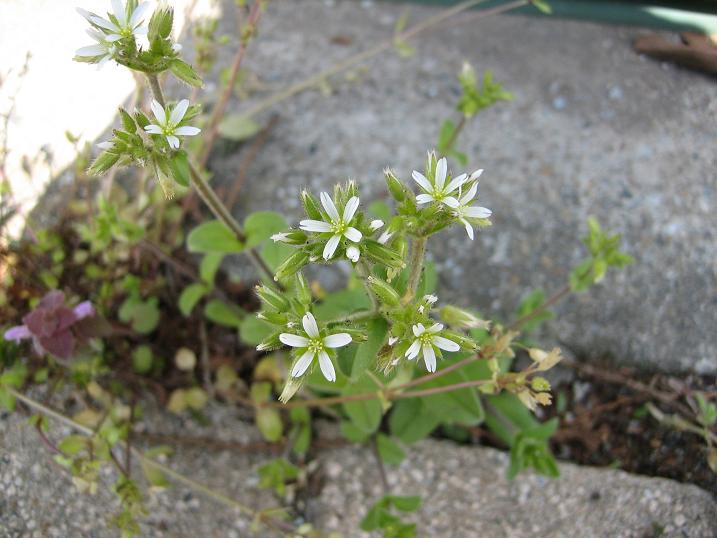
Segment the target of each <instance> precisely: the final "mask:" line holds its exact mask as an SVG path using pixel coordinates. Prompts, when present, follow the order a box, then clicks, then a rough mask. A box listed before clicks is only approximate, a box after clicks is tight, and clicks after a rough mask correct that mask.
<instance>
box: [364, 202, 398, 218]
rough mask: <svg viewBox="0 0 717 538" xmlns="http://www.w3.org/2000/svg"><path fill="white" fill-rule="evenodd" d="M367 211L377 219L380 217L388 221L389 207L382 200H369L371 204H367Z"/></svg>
mask: <svg viewBox="0 0 717 538" xmlns="http://www.w3.org/2000/svg"><path fill="white" fill-rule="evenodd" d="M368 212H369V213H371V214H372V215H373V216H374V217H376V218H377V219H381V220H382V221H384V222H389V221H390V220H391V216H392V213H391V208H390V207H389V206H388V204H387V203H386V202H383V201H381V200H378V201H376V202H371V204H369V206H368Z"/></svg>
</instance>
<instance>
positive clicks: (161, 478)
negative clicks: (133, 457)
mask: <svg viewBox="0 0 717 538" xmlns="http://www.w3.org/2000/svg"><path fill="white" fill-rule="evenodd" d="M140 464H141V465H142V472H143V473H144V477H145V478H146V479H147V482H149V483H150V484H151V485H152V486H153V487H155V488H162V489H164V488H167V487H169V481H168V480H167V477H166V476H165V475H164V473H163V472H162V470H161V469H159V468H158V467H157V466H156V465H153V464H152V463H151V462H149V461H148V460H147V459H145V458H142V459H141V460H140Z"/></svg>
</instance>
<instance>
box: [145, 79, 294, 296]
mask: <svg viewBox="0 0 717 538" xmlns="http://www.w3.org/2000/svg"><path fill="white" fill-rule="evenodd" d="M147 80H149V86H150V88H152V94H153V95H154V98H155V99H156V100H157V102H159V104H161V105H162V106H164V104H165V101H164V95H163V94H162V87H161V86H160V84H159V78H158V77H157V75H154V74H148V75H147ZM189 177H190V180H191V181H192V185H193V186H194V188H195V189H196V190H197V193H199V197H200V198H201V199H202V200H203V201H204V203H205V204H206V205H207V207H209V210H210V211H211V212H212V213H213V214H214V216H215V217H216V218H218V219H219V220H220V221H222V222H223V223H224V225H225V226H226V227H227V228H229V229H230V230H231V231H232V233H233V234H234V235H235V236H236V237H237V239H239V241H241V242H245V241H246V235H245V234H244V230H242V227H241V225H240V224H239V223H238V222H237V221H236V219H235V218H234V217H233V216H232V214H231V212H230V211H229V209H227V207H226V206H225V205H224V204H223V203H222V201H221V200H220V199H219V196H217V193H216V192H215V191H214V189H212V187H211V185H209V183H208V182H207V180H206V179H204V177H202V175H201V174H200V173H199V172H198V171H197V169H196V167H195V166H194V164H193V163H192V162H190V163H189ZM246 254H247V256H249V260H250V261H251V262H252V263H253V264H254V266H255V267H256V268H257V270H258V271H259V274H260V275H263V276H264V277H266V280H267V281H268V282H269V285H270V286H278V287H280V288H281V286H280V285H279V284H276V283H275V282H274V272H273V271H272V270H271V268H270V267H269V265H268V264H267V263H266V261H264V258H262V257H261V255H260V254H259V252H258V251H257V250H256V249H255V248H251V249H249V250H247V251H246Z"/></svg>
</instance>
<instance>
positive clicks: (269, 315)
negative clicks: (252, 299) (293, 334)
mask: <svg viewBox="0 0 717 538" xmlns="http://www.w3.org/2000/svg"><path fill="white" fill-rule="evenodd" d="M256 317H257V318H259V319H261V320H264V321H266V322H268V323H271V324H273V325H286V323H287V321H289V317H288V316H287V315H286V314H285V313H284V312H259V313H258V314H257V315H256Z"/></svg>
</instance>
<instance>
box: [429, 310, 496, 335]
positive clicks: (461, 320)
mask: <svg viewBox="0 0 717 538" xmlns="http://www.w3.org/2000/svg"><path fill="white" fill-rule="evenodd" d="M440 316H441V319H442V320H443V321H445V322H446V323H447V324H448V325H451V326H452V327H459V328H462V329H485V330H488V329H490V321H486V320H483V319H480V318H479V317H477V316H475V315H474V314H473V313H471V312H469V311H468V310H463V309H462V308H458V307H457V306H453V305H446V306H444V307H443V308H441V311H440Z"/></svg>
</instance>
